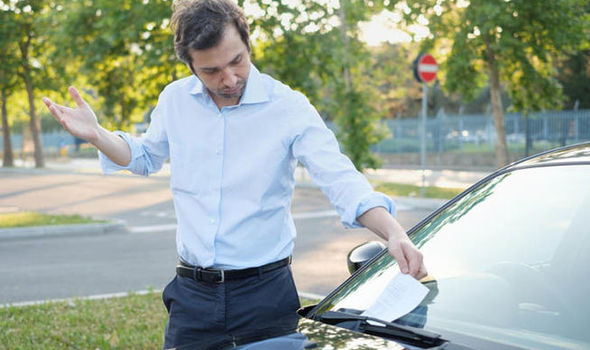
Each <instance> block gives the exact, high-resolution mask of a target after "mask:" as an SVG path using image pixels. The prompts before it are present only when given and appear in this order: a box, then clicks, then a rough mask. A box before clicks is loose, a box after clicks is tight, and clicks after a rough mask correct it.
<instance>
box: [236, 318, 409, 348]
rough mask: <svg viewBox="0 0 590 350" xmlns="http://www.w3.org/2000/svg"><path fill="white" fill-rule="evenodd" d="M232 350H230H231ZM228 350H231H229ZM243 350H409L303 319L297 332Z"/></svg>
mask: <svg viewBox="0 0 590 350" xmlns="http://www.w3.org/2000/svg"><path fill="white" fill-rule="evenodd" d="M229 348H231V347H229ZM229 348H228V349H229ZM238 349H240V350H274V349H281V350H303V349H314V350H328V349H330V350H338V349H347V350H355V349H358V350H360V349H372V350H379V349H393V350H403V349H406V348H405V347H404V346H402V345H400V344H399V343H396V342H394V341H391V340H387V339H383V338H379V337H376V336H371V335H366V334H362V333H358V332H353V331H350V330H347V329H344V328H340V327H335V326H331V325H328V324H325V323H321V322H317V321H313V320H310V319H306V318H301V319H300V320H299V324H298V326H297V330H296V331H295V332H290V333H289V334H286V335H282V336H279V337H275V338H270V339H266V340H263V341H259V342H254V343H250V344H246V345H243V346H240V347H238Z"/></svg>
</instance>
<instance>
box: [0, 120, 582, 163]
mask: <svg viewBox="0 0 590 350" xmlns="http://www.w3.org/2000/svg"><path fill="white" fill-rule="evenodd" d="M383 123H384V124H385V125H386V126H387V128H388V130H389V136H388V137H387V138H385V139H384V140H382V141H381V142H380V143H378V144H376V145H374V146H373V148H372V150H373V151H374V152H377V153H379V154H381V155H382V156H383V158H384V160H385V165H387V164H388V163H389V164H420V163H419V156H418V155H419V153H420V119H419V118H412V119H393V120H386V121H384V122H383ZM327 124H328V127H330V128H332V129H334V128H335V126H334V124H333V123H331V122H328V123H327ZM505 126H506V139H507V143H508V151H509V157H510V158H511V159H513V160H514V159H518V158H520V157H522V156H524V155H525V154H526V153H527V152H525V141H526V135H527V134H528V135H529V137H530V140H531V143H532V149H530V150H529V152H528V153H529V154H533V153H536V152H540V151H543V150H547V149H550V148H554V147H558V146H563V145H567V144H572V143H577V142H581V141H586V140H590V110H577V111H555V112H543V113H535V114H531V115H529V116H528V117H524V116H523V115H521V114H514V113H513V114H506V115H505ZM11 139H12V147H13V150H14V151H15V152H16V153H17V155H18V153H19V152H22V145H23V140H22V135H19V134H13V135H12V137H11ZM1 140H2V136H1V135H0V150H2V146H3V143H2V142H1ZM28 142H29V144H30V143H31V141H28ZM42 142H43V148H44V150H45V152H47V153H55V152H57V151H58V150H59V149H60V148H62V147H64V146H68V149H70V150H71V149H73V148H74V146H75V144H76V140H75V138H74V137H72V136H71V135H69V134H68V133H67V132H66V131H63V130H60V131H55V132H51V133H43V135H42ZM495 142H496V131H495V128H494V120H493V117H492V116H491V115H446V114H445V113H444V112H443V111H439V113H437V115H436V116H435V117H430V118H428V119H427V121H426V150H427V152H428V154H429V156H430V157H431V159H429V160H428V163H429V164H434V165H465V166H472V165H480V166H491V165H492V164H494V161H493V152H494V149H495ZM26 148H27V151H28V152H31V151H32V145H29V146H27V147H26ZM486 153H487V154H489V157H488V158H490V159H489V160H488V161H487V162H481V161H480V159H477V158H482V154H483V155H484V157H485V154H486ZM449 155H450V156H451V157H447V156H449ZM456 155H460V157H457V156H456ZM470 155H471V156H472V158H469V156H470ZM401 156H404V157H402V158H400V157H401ZM433 157H434V158H433ZM459 158H460V159H459ZM459 163H462V164H459Z"/></svg>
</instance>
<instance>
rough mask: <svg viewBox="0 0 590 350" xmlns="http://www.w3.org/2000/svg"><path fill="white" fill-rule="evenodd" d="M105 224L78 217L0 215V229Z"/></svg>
mask: <svg viewBox="0 0 590 350" xmlns="http://www.w3.org/2000/svg"><path fill="white" fill-rule="evenodd" d="M94 222H105V221H101V220H93V219H91V218H87V217H83V216H80V215H49V214H42V213H37V212H18V213H8V214H0V228H11V227H26V226H45V225H69V224H87V223H94Z"/></svg>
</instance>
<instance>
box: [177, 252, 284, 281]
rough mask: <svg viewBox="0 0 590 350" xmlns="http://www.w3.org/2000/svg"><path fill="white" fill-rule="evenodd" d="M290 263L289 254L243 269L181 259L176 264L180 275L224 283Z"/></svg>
mask: <svg viewBox="0 0 590 350" xmlns="http://www.w3.org/2000/svg"><path fill="white" fill-rule="evenodd" d="M290 263H291V257H290V256H289V257H287V258H285V259H283V260H279V261H275V262H272V263H270V264H266V265H262V266H259V267H251V268H248V269H242V270H217V269H204V268H202V267H196V266H192V265H189V264H187V263H186V262H184V261H182V260H181V261H180V263H179V264H178V265H176V274H177V275H178V276H182V277H188V278H192V279H195V280H198V281H203V282H209V283H223V282H225V281H229V280H236V279H240V278H246V277H251V276H256V275H258V274H262V273H265V272H270V271H272V270H276V269H278V268H281V267H283V266H287V265H289V264H290Z"/></svg>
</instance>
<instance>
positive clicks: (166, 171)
mask: <svg viewBox="0 0 590 350" xmlns="http://www.w3.org/2000/svg"><path fill="white" fill-rule="evenodd" d="M46 163H47V164H46V168H47V169H48V170H54V171H66V172H75V173H89V174H100V173H102V170H101V169H100V165H99V162H98V159H86V158H69V159H63V160H55V159H48V160H47V162H46ZM22 165H23V164H18V166H22ZM24 165H25V169H26V168H29V167H30V168H32V167H33V165H32V164H24ZM21 169H22V168H21ZM365 173H366V175H367V177H368V178H369V180H370V181H388V182H396V183H404V184H412V185H416V186H421V185H422V177H423V173H424V184H425V186H437V187H453V188H467V187H469V186H471V185H473V184H474V183H476V182H477V181H479V180H481V179H483V178H484V177H485V176H486V175H488V174H489V172H485V171H462V170H451V169H426V170H425V171H424V172H423V171H422V170H420V169H377V170H371V169H369V170H367V171H366V172H365ZM150 176H157V177H168V176H170V164H169V163H165V164H164V166H163V167H162V170H160V171H159V172H158V173H156V174H153V175H150ZM295 180H296V181H297V185H303V186H305V185H311V186H313V182H312V181H311V177H310V176H309V174H308V173H307V171H306V170H305V168H303V167H297V169H296V171H295Z"/></svg>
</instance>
